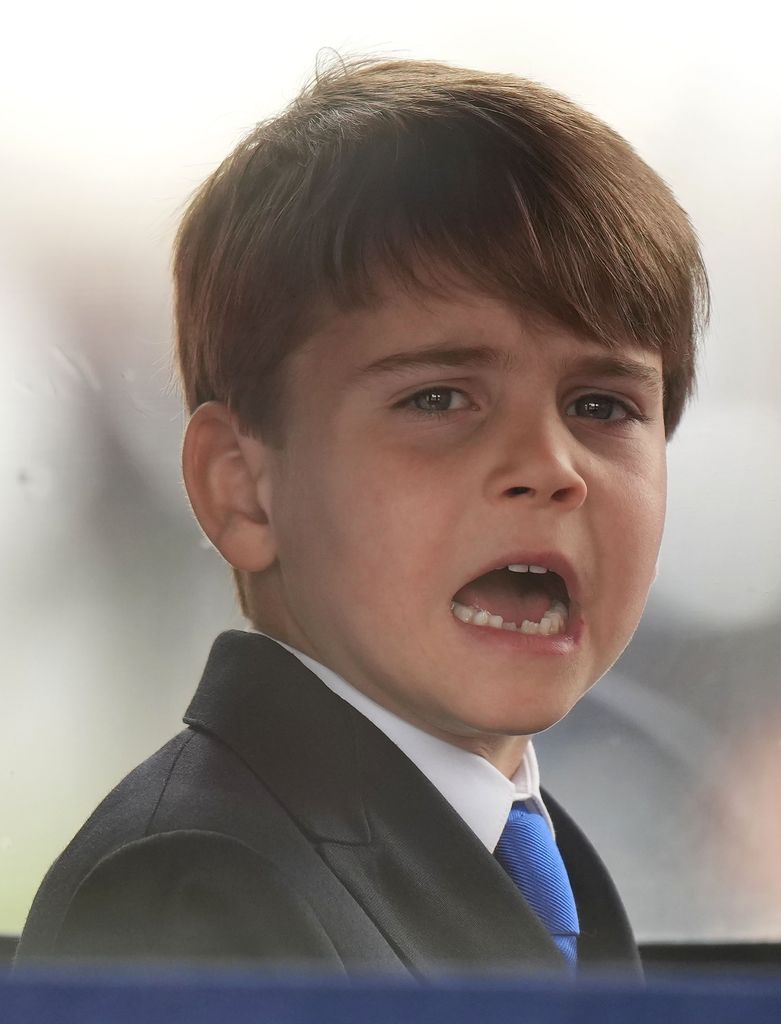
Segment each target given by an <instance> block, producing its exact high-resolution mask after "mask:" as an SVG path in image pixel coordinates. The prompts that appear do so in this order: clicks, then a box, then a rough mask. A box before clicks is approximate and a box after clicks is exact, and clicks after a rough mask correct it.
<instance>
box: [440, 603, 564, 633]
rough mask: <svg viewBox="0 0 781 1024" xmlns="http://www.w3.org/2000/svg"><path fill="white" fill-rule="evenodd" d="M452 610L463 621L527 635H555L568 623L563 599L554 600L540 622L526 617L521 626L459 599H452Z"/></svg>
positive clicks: (562, 630)
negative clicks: (470, 605)
mask: <svg viewBox="0 0 781 1024" xmlns="http://www.w3.org/2000/svg"><path fill="white" fill-rule="evenodd" d="M450 610H451V612H452V613H453V615H455V617H456V618H457V619H460V621H461V622H468V623H471V625H473V626H487V627H488V628H489V629H506V630H508V631H510V632H516V633H525V634H527V635H529V634H531V635H534V634H537V635H540V636H555V635H558V634H559V633H563V632H564V627H565V626H566V625H567V606H566V605H565V604H563V603H562V602H561V601H554V602H553V603H552V604H551V606H550V608H548V610H547V611H546V612H545V614H544V615H543V617H542V618H541V619H540V621H539V622H532V621H531V620H530V619H524V620H523V622H522V623H521V624H520V626H519V625H516V623H514V622H505V621H504V620H503V619H502V617H501V615H494V614H492V613H491V612H488V611H486V610H485V609H484V608H475V607H472V608H469V607H467V605H465V604H459V603H458V601H451V603H450Z"/></svg>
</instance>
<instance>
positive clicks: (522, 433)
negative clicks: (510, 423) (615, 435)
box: [490, 420, 588, 511]
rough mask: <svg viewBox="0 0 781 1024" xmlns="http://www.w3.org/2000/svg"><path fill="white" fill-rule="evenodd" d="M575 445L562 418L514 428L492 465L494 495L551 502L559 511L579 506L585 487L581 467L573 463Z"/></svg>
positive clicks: (539, 504) (530, 502) (528, 502)
mask: <svg viewBox="0 0 781 1024" xmlns="http://www.w3.org/2000/svg"><path fill="white" fill-rule="evenodd" d="M575 445H576V442H575V439H574V438H573V436H572V434H571V432H570V431H569V430H567V428H566V426H565V425H564V424H563V423H562V422H561V420H558V421H557V422H556V421H553V422H550V421H549V422H542V421H538V422H536V423H535V424H533V425H532V424H527V425H525V426H524V427H523V428H522V429H521V430H519V431H517V432H516V431H513V435H512V437H511V438H509V439H507V440H505V442H504V443H503V445H502V446H501V455H500V460H499V461H498V462H497V463H496V464H495V466H494V472H493V473H492V480H491V485H490V489H491V493H492V496H493V498H494V499H495V500H496V499H498V500H501V501H505V500H506V499H507V498H513V499H514V500H515V501H521V502H523V503H524V504H526V505H528V506H530V507H531V506H536V507H541V508H542V507H547V506H550V505H553V506H555V507H556V508H558V509H560V510H562V511H565V510H566V511H569V510H574V509H576V508H579V507H580V506H581V505H582V504H583V502H584V501H585V500H586V496H587V494H588V487H587V485H586V480H585V477H584V474H583V470H582V468H579V467H578V466H577V465H576V459H575V455H576V452H575Z"/></svg>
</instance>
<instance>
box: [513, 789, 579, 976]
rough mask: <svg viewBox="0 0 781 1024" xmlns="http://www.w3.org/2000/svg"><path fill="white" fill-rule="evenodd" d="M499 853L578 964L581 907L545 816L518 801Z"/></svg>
mask: <svg viewBox="0 0 781 1024" xmlns="http://www.w3.org/2000/svg"><path fill="white" fill-rule="evenodd" d="M495 856H496V859H497V860H498V861H499V863H500V864H501V865H502V867H503V868H504V869H505V871H506V872H507V874H508V875H509V876H510V878H512V880H513V881H514V882H515V884H516V885H517V886H518V888H519V889H520V891H521V895H522V896H523V898H524V899H525V900H526V902H527V903H528V904H529V906H530V907H531V908H532V910H533V911H534V912H535V914H536V915H537V917H539V919H540V920H541V921H542V923H543V924H544V925H545V927H546V928H547V929H548V931H549V932H550V933H551V936H552V938H553V941H554V942H555V943H556V945H557V946H558V947H559V949H560V950H561V952H562V953H563V954H564V957H565V959H566V960H567V961H568V962H569V963H570V964H572V965H573V966H574V964H575V963H576V962H577V957H578V935H579V933H580V926H579V924H578V911H577V908H576V907H575V898H574V897H573V895H572V886H571V885H570V883H569V878H568V876H567V869H566V868H565V867H564V861H563V860H562V859H561V854H560V853H559V849H558V847H557V846H556V840H555V839H554V838H553V836H552V835H551V831H550V828H549V827H548V823H547V822H546V821H545V819H544V818H543V816H542V815H541V814H540V813H539V812H538V811H536V810H533V809H532V808H530V807H527V806H526V805H525V804H524V803H523V802H521V801H519V802H518V803H514V804H513V806H512V809H511V811H510V816H509V818H508V819H507V824H506V825H505V827H504V831H503V832H502V834H501V837H500V838H499V843H498V844H497V847H496V853H495Z"/></svg>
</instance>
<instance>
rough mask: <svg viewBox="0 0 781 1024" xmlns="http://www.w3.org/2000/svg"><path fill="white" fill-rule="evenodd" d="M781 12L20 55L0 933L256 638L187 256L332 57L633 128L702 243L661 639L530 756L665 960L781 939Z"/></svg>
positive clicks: (4, 114) (93, 45)
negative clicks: (175, 378)
mask: <svg viewBox="0 0 781 1024" xmlns="http://www.w3.org/2000/svg"><path fill="white" fill-rule="evenodd" d="M772 11H773V8H772V5H767V4H765V3H759V2H756V3H755V2H752V0H749V2H744V3H742V4H740V5H739V6H737V5H734V4H731V5H713V4H710V3H709V4H706V3H686V2H685V0H684V2H681V0H678V2H677V3H668V2H666V0H657V2H655V3H654V4H653V5H650V4H649V5H633V4H626V3H620V4H619V3H608V2H599V0H590V2H588V3H565V2H559V0H550V2H548V3H546V4H544V5H543V4H539V3H527V2H525V0H515V2H512V3H502V2H497V0H483V2H481V3H480V4H479V5H475V6H472V5H466V4H464V5H456V4H452V3H448V4H444V3H438V2H426V3H420V2H416V3H408V2H406V0H397V2H396V3H394V4H392V5H390V7H386V6H383V7H379V6H374V5H369V4H360V3H349V2H347V0H334V2H332V3H331V4H329V5H318V7H317V8H316V9H315V8H314V7H313V8H311V9H310V8H309V7H307V6H303V7H302V6H301V5H271V4H268V5H266V4H263V3H254V4H249V3H237V2H234V0H222V2H221V3H219V4H204V3H198V2H195V0H190V2H188V3H186V4H185V3H174V2H165V0H157V2H155V3H151V2H148V0H135V2H134V3H133V4H132V5H129V4H128V5H125V6H121V5H105V4H98V3H86V2H80V0H73V2H72V3H70V4H67V5H62V4H54V3H46V2H44V3H39V4H37V5H30V6H27V7H22V6H20V5H17V6H16V7H15V8H13V9H10V8H9V9H8V10H6V13H5V15H4V19H3V22H4V23H3V43H4V45H3V59H2V62H0V95H2V97H3V103H2V106H0V360H1V361H2V362H1V366H2V373H0V395H2V400H1V401H0V474H1V475H0V480H1V481H2V484H1V486H2V502H0V525H1V526H2V529H1V530H0V549H1V550H2V556H1V560H0V566H1V568H2V571H1V572H0V616H2V628H3V638H2V645H1V646H0V656H1V657H2V662H1V663H0V687H2V695H1V697H2V709H3V712H2V717H1V718H0V806H1V807H2V816H1V817H0V933H18V932H19V930H20V929H21V927H22V924H23V921H24V918H25V915H26V912H27V909H28V907H29V904H30V902H31V900H32V897H33V895H34V893H35V890H36V888H37V886H38V884H39V882H40V880H41V878H42V876H43V874H44V872H45V871H46V869H47V867H48V866H49V864H50V863H51V861H52V860H53V859H54V857H55V856H56V855H57V854H58V853H59V852H60V850H61V849H62V848H63V846H64V845H65V844H66V843H67V842H68V840H69V839H70V838H71V836H72V835H73V834H74V832H75V831H76V830H77V829H78V828H79V826H80V825H81V824H82V822H83V821H84V819H85V818H86V817H87V815H88V814H89V813H90V812H91V811H92V809H93V808H94V806H95V805H96V803H97V802H98V801H99V800H100V799H101V798H102V797H103V796H104V795H105V793H106V792H107V791H108V790H109V789H110V788H111V787H112V786H113V785H114V784H115V783H116V782H117V781H118V780H119V779H120V778H121V777H122V776H123V775H124V774H125V773H126V772H127V771H128V770H129V769H130V768H131V767H133V766H134V765H135V764H136V763H137V762H138V761H140V760H141V759H143V758H144V757H145V756H146V755H147V754H149V753H151V752H152V751H153V750H154V749H156V748H157V747H158V746H159V745H160V744H162V743H163V742H164V741H165V740H166V739H167V738H168V737H169V736H171V735H172V734H173V733H174V732H176V731H178V729H179V728H180V718H181V715H182V713H183V711H184V708H185V706H186V704H187V702H188V700H189V697H190V695H191V693H192V692H193V690H194V688H195V685H196V683H197V680H198V677H199V674H200V671H201V669H202V666H203V663H204V660H205V656H206V653H207V651H208V649H209V647H210V645H211V642H212V640H213V638H214V636H215V635H216V633H217V632H218V631H219V630H221V629H223V628H225V627H228V626H236V625H241V620H240V619H239V617H238V613H237V611H236V610H235V608H234V602H233V594H232V586H231V582H230V576H229V573H228V571H227V569H226V568H225V567H224V566H223V565H222V564H221V562H220V560H219V558H218V556H217V555H216V554H215V553H214V552H213V551H211V550H210V549H209V547H208V545H205V544H204V542H203V540H202V538H201V535H200V533H199V531H198V529H197V527H196V526H195V524H194V522H193V520H192V518H191V515H190V512H189V509H188V506H187V502H186V499H185V496H184V491H183V488H182V485H181V483H180V479H179V447H180V440H181V435H182V429H183V417H182V413H181V410H180V402H179V398H178V396H177V393H176V390H175V387H174V386H173V384H172V370H171V357H170V343H171V334H172V332H171V298H170V285H169V253H170V245H171V240H172V237H173V234H174V231H175V229H176V225H177V222H178V218H179V216H180V214H181V211H182V209H183V206H184V204H185V202H186V200H187V197H188V196H189V194H190V193H191V192H192V190H193V189H194V188H195V187H196V186H197V185H198V184H199V183H200V182H201V181H202V180H203V178H204V177H205V176H206V175H207V174H209V173H210V172H211V171H212V170H213V169H214V167H215V166H216V165H217V164H218V163H219V162H220V160H221V159H222V158H223V156H225V155H226V154H227V152H228V151H229V150H230V149H231V148H232V147H233V145H234V144H235V143H236V142H237V141H238V139H239V138H240V137H241V135H242V134H243V133H244V132H245V131H247V130H248V129H249V128H250V127H251V126H252V124H254V122H256V121H258V120H260V119H262V118H264V117H267V116H269V115H271V114H273V113H275V112H277V111H278V110H279V109H280V108H281V107H282V106H283V105H285V104H286V103H287V102H288V101H289V100H290V99H291V98H292V97H293V95H294V94H295V93H296V92H297V91H298V89H299V88H300V87H301V86H302V84H303V83H304V81H305V80H306V79H307V78H308V77H309V76H310V75H311V73H312V72H313V69H314V66H315V61H316V57H317V53H318V51H319V50H320V49H321V48H323V47H333V48H335V49H337V50H338V51H340V52H341V53H343V54H351V53H368V54H385V55H388V56H397V57H423V58H432V59H439V60H445V61H449V62H452V63H456V64H462V65H467V66H473V67H478V68H483V69H490V70H496V71H506V72H514V73H517V74H521V75H524V76H527V77H530V78H534V79H538V80H540V81H542V82H544V83H546V84H547V85H550V86H552V87H554V88H556V89H558V90H560V91H562V92H564V93H567V94H568V95H570V96H571V97H572V98H573V99H575V100H576V101H578V102H579V103H581V104H582V105H583V106H585V107H586V108H588V109H589V110H591V111H593V112H594V113H596V114H598V115H599V116H600V117H602V118H604V119H605V120H606V121H608V122H609V123H610V124H611V125H613V126H614V127H615V128H617V129H618V130H619V131H620V132H622V133H623V134H624V135H625V136H626V137H627V138H628V139H629V140H630V141H631V142H632V143H633V144H634V145H635V147H636V148H637V149H638V150H639V151H640V153H641V154H642V156H643V157H645V158H646V159H647V160H648V161H649V162H650V163H651V165H652V166H653V167H655V168H656V169H657V170H658V171H659V172H660V173H661V174H662V176H663V177H664V178H665V179H666V180H667V181H668V182H669V184H670V185H671V186H672V188H673V190H674V191H675V193H676V195H677V196H678V199H679V201H680V202H681V203H682V205H683V206H684V207H685V208H686V209H687V210H688V211H689V213H690V215H691V217H692V219H693V221H694V224H695V226H696V228H697V230H698V232H699V234H700V237H701V240H702V244H703V249H704V253H705V258H706V262H707V264H708V268H709V271H710V276H711V283H712V288H713V296H714V311H713V320H712V325H711V328H710V331H709V333H708V337H707V339H706V346H705V351H704V355H703V358H702V361H701V368H700V388H699V394H698V398H697V401H696V402H695V403H694V404H693V406H692V407H691V409H690V411H689V413H688V414H687V416H686V418H685V419H684V422H683V425H682V427H681V428H680V430H679V434H678V436H676V438H675V439H674V441H673V442H672V443H671V445H670V450H669V455H670V511H669V518H668V527H667V532H666V536H665V541H664V546H663V551H662V558H661V564H660V575H659V579H658V580H657V582H656V584H655V586H654V589H653V593H652V596H651V599H650V602H649V605H648V609H647V612H646V616H645V618H644V620H643V623H642V624H641V627H640V629H639V631H638V633H637V636H636V637H635V640H634V641H633V643H632V645H631V646H630V648H629V649H628V651H627V652H626V654H625V655H624V656H623V658H622V659H621V661H620V662H619V663H618V665H617V666H616V667H615V669H614V670H613V671H612V672H611V673H610V674H609V675H608V676H607V677H606V678H605V679H604V680H603V681H602V682H601V683H600V684H599V686H598V687H597V688H596V689H595V690H594V691H592V693H591V694H590V695H589V696H588V697H587V698H586V699H585V700H584V701H583V702H582V703H581V704H580V705H579V706H578V707H577V708H576V709H575V711H573V713H572V714H571V715H570V716H569V718H568V719H567V720H566V721H565V722H563V723H561V724H560V725H558V726H556V727H555V728H554V729H553V730H552V731H550V732H549V733H546V734H545V735H544V736H542V737H540V739H539V741H538V750H539V752H540V757H541V761H542V766H543V773H544V779H545V782H546V784H547V785H548V787H549V788H550V789H551V790H553V791H554V792H555V793H556V795H557V796H558V797H559V798H560V799H562V800H563V801H564V802H565V803H566V804H567V805H568V807H569V809H570V810H571V811H572V812H573V813H574V815H575V816H576V817H577V818H578V819H579V820H580V822H581V823H582V824H583V825H584V827H585V828H586V831H587V832H588V833H589V834H590V835H591V837H592V838H593V840H594V841H595V843H596V845H597V846H598V848H599V849H600V852H601V853H602V854H603V856H604V859H605V860H606V861H607V863H608V865H609V867H610V868H611V870H612V871H613V873H614V876H615V878H616V880H617V883H618V886H619V889H620V890H621V892H622V894H623V895H624V897H625V900H626V903H627V907H628V910H629V913H630V917H631V919H632V922H633V924H634V927H635V930H636V932H637V934H638V937H639V938H640V939H641V940H644V941H669V940H675V939H679V940H683V941H705V940H712V941H721V942H724V941H737V940H752V941H762V940H773V941H779V940H781V871H780V870H779V865H780V864H781V799H780V798H779V793H780V792H781V697H780V696H779V677H780V675H781V537H780V536H779V524H780V523H781V404H780V403H779V390H781V344H779V339H778V334H779V328H781V299H780V298H779V295H780V294H781V292H780V290H779V281H778V274H779V265H780V264H781V259H780V257H781V191H780V190H779V182H780V181H781V76H779V71H778V56H777V39H778V32H777V29H778V26H777V24H776V22H775V17H776V16H775V14H774V13H772Z"/></svg>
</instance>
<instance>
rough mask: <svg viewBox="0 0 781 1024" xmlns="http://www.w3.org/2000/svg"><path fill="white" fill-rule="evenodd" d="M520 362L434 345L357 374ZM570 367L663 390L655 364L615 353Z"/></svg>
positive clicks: (482, 348) (503, 366)
mask: <svg viewBox="0 0 781 1024" xmlns="http://www.w3.org/2000/svg"><path fill="white" fill-rule="evenodd" d="M517 364H518V358H517V356H516V355H515V353H513V352H507V351H505V350H502V349H496V348H492V347H491V346H489V345H472V346H467V345H451V344H445V345H433V346H429V347H427V348H422V349H413V350H411V351H409V352H394V353H392V354H391V355H388V356H383V358H382V359H377V360H376V361H375V362H373V363H369V364H368V365H367V366H364V367H361V368H360V369H359V370H358V371H357V373H356V378H357V379H358V380H366V379H368V378H371V377H375V376H381V375H383V374H393V373H403V372H404V371H405V370H415V369H419V368H421V367H423V368H425V367H431V368H433V369H436V368H438V367H442V366H448V367H453V366H468V367H478V368H480V367H482V368H486V369H499V370H512V369H514V368H515V367H516V366H517ZM568 369H570V370H571V372H576V373H591V374H596V375H597V376H600V377H615V378H618V379H623V380H632V381H635V382H636V383H637V384H640V385H641V386H642V387H644V388H647V389H648V390H649V391H651V392H652V393H654V394H661V392H662V390H663V384H662V376H661V374H660V373H659V371H658V370H656V369H655V368H654V367H652V366H647V365H646V364H645V363H642V362H640V361H639V360H636V359H627V358H625V357H622V356H616V355H610V354H605V355H587V356H583V357H581V358H579V359H576V360H575V361H574V364H573V365H572V366H571V367H569V368H568Z"/></svg>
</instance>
